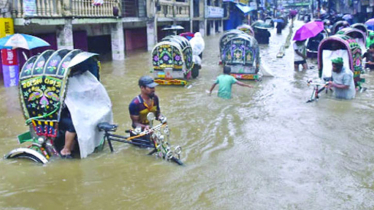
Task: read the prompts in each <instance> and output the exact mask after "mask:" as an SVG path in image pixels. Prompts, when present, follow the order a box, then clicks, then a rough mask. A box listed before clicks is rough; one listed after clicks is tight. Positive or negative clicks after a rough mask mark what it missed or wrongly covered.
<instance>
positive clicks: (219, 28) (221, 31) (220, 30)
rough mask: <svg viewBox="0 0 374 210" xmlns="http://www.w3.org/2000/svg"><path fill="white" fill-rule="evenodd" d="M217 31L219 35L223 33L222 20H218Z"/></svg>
mask: <svg viewBox="0 0 374 210" xmlns="http://www.w3.org/2000/svg"><path fill="white" fill-rule="evenodd" d="M218 31H219V32H220V33H223V20H222V19H221V20H220V26H219V27H218Z"/></svg>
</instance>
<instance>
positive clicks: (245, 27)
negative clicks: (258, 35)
mask: <svg viewBox="0 0 374 210" xmlns="http://www.w3.org/2000/svg"><path fill="white" fill-rule="evenodd" d="M236 29H238V30H241V31H243V32H245V33H246V34H248V35H250V36H255V32H254V31H253V28H252V27H251V26H250V25H247V24H243V25H240V26H238V27H236Z"/></svg>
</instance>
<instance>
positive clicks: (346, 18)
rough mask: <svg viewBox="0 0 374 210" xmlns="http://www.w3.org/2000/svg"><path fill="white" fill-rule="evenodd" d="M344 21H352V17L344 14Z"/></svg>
mask: <svg viewBox="0 0 374 210" xmlns="http://www.w3.org/2000/svg"><path fill="white" fill-rule="evenodd" d="M342 18H343V19H344V20H349V19H353V17H352V15H351V14H345V15H343V17H342Z"/></svg>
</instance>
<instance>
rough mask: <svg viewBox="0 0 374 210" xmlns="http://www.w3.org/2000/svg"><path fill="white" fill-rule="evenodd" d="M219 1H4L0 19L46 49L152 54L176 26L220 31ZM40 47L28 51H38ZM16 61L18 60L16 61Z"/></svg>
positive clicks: (115, 57) (119, 57) (121, 56)
mask: <svg viewBox="0 0 374 210" xmlns="http://www.w3.org/2000/svg"><path fill="white" fill-rule="evenodd" d="M222 7H223V2H222V0H5V1H1V3H0V8H1V17H11V18H13V22H14V31H15V32H16V33H25V34H31V35H35V36H38V37H40V38H43V39H44V40H46V41H47V42H49V43H50V44H51V46H50V47H49V48H51V49H56V50H57V49H74V48H75V49H82V50H85V51H90V52H96V53H100V54H105V53H110V52H111V54H112V59H113V60H124V59H125V52H127V51H133V50H139V49H140V50H152V48H153V46H154V45H155V44H156V43H157V42H158V41H159V40H160V39H162V38H163V37H164V36H165V31H163V30H162V28H163V27H165V26H168V25H175V24H177V25H181V26H183V27H184V28H185V30H184V31H186V32H197V31H200V32H201V33H202V34H203V35H210V34H215V33H217V32H222V31H223V24H222V21H223V18H224V17H223V8H222ZM45 49H46V48H40V49H36V50H32V51H31V52H27V53H29V54H30V53H31V54H35V53H38V52H40V51H43V50H45ZM21 63H22V61H21Z"/></svg>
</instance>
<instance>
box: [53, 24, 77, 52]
mask: <svg viewBox="0 0 374 210" xmlns="http://www.w3.org/2000/svg"><path fill="white" fill-rule="evenodd" d="M56 37H57V49H68V50H72V49H74V40H73V24H72V20H71V19H65V25H63V26H57V30H56Z"/></svg>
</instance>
